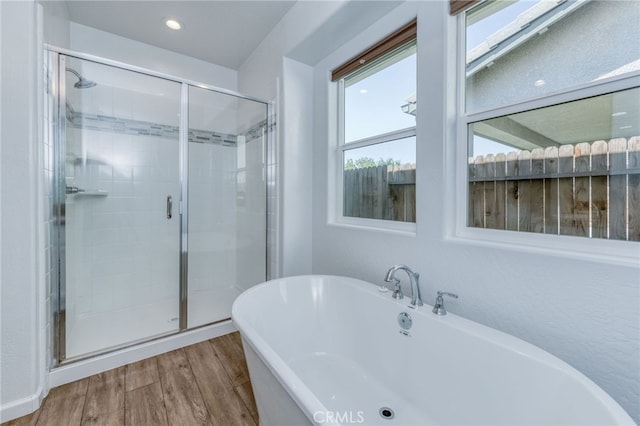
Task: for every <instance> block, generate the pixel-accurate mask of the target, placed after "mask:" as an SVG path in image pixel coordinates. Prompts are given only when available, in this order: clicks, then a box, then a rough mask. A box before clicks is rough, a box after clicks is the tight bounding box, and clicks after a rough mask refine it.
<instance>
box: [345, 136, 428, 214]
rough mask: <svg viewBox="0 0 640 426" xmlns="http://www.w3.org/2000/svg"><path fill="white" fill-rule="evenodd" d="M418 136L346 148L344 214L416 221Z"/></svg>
mask: <svg viewBox="0 0 640 426" xmlns="http://www.w3.org/2000/svg"><path fill="white" fill-rule="evenodd" d="M415 153H416V138H415V136H412V137H409V138H403V139H397V140H394V141H390V142H384V143H379V144H375V145H369V146H366V147H363V148H355V149H348V150H345V151H344V175H343V179H344V186H343V195H344V202H343V206H344V207H343V215H344V216H349V217H363V218H368V219H386V220H397V221H403V222H415V221H416V203H415V199H416V195H415V194H416V154H415Z"/></svg>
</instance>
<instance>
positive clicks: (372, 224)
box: [327, 217, 417, 237]
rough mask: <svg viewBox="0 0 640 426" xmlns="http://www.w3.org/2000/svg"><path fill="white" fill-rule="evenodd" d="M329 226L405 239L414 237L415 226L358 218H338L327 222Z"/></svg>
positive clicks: (408, 223) (405, 223)
mask: <svg viewBox="0 0 640 426" xmlns="http://www.w3.org/2000/svg"><path fill="white" fill-rule="evenodd" d="M327 225H329V226H336V227H341V228H349V229H358V230H363V231H372V232H385V233H391V234H395V235H403V236H407V237H415V236H416V229H417V227H416V224H415V223H413V222H398V221H393V220H380V219H364V218H359V217H340V218H338V219H335V220H332V221H329V222H328V223H327Z"/></svg>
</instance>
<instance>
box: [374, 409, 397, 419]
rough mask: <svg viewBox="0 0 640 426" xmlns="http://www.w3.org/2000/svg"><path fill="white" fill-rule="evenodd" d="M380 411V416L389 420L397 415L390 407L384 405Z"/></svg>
mask: <svg viewBox="0 0 640 426" xmlns="http://www.w3.org/2000/svg"><path fill="white" fill-rule="evenodd" d="M378 413H380V417H382V418H383V419H387V420H389V419H392V418H393V416H395V413H394V412H393V410H392V409H391V408H389V407H382V408H381V409H380V410H378Z"/></svg>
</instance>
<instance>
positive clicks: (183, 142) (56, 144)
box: [45, 45, 276, 368]
mask: <svg viewBox="0 0 640 426" xmlns="http://www.w3.org/2000/svg"><path fill="white" fill-rule="evenodd" d="M45 51H46V52H47V54H48V55H47V58H46V59H47V61H48V63H49V67H48V68H49V70H50V74H51V77H50V78H48V81H47V82H46V85H47V88H48V96H50V97H51V98H52V101H51V102H48V105H49V108H50V109H51V111H50V112H49V113H50V116H51V117H52V119H51V120H50V124H49V126H50V127H49V129H48V131H49V134H50V135H51V136H52V139H53V140H52V141H51V142H52V146H53V193H52V204H53V209H52V210H53V211H52V212H50V213H49V214H50V216H49V219H50V223H51V224H52V225H51V227H50V233H51V234H50V236H51V245H52V250H51V252H50V260H51V271H50V272H51V275H50V280H51V282H50V294H49V297H50V299H51V312H52V316H53V318H52V320H53V323H52V326H53V328H52V332H51V340H52V341H51V344H52V354H51V355H52V360H51V368H56V367H59V366H62V365H65V364H67V363H71V362H75V361H79V360H82V359H87V358H91V357H93V356H95V355H102V354H106V353H109V352H113V351H116V350H120V349H124V348H127V347H131V346H135V345H138V344H140V343H142V342H149V341H153V340H157V339H160V338H165V337H167V336H170V335H175V334H179V333H183V332H185V331H189V330H193V329H195V328H199V327H193V328H188V324H187V310H188V288H187V278H188V263H187V262H188V226H189V224H188V178H189V176H188V175H189V173H188V171H189V157H188V150H189V146H188V144H189V140H188V138H189V135H188V129H189V87H190V86H194V87H198V88H201V89H206V90H211V91H214V92H218V93H222V94H226V95H230V96H234V97H237V98H240V99H245V100H250V101H254V102H259V103H262V104H264V105H265V106H266V111H267V117H266V118H267V123H269V124H268V126H267V129H268V131H267V132H266V136H265V140H264V145H265V147H264V150H265V152H266V153H270V152H271V153H272V151H271V147H272V142H273V141H272V139H273V134H274V131H273V130H272V129H273V127H275V123H274V122H273V120H274V111H275V108H274V105H273V103H272V102H270V101H265V100H263V99H259V98H256V97H252V96H247V95H243V94H241V93H238V92H235V91H231V90H227V89H223V88H219V87H215V86H212V85H208V84H203V83H200V82H197V81H194V80H189V79H184V78H179V77H176V76H172V75H168V74H164V73H159V72H156V71H153V70H149V69H145V68H142V67H138V66H135V65H130V64H125V63H122V62H118V61H113V60H109V59H105V58H101V57H97V56H93V55H89V54H84V53H79V52H74V51H71V50H68V49H64V48H59V47H55V46H50V45H45ZM67 57H73V58H77V59H81V60H87V61H91V62H95V63H98V64H102V65H107V66H112V67H115V68H119V69H122V70H126V71H131V72H136V73H139V74H144V75H148V76H152V77H158V78H162V79H165V80H169V81H173V82H176V83H179V84H181V95H180V96H181V105H180V124H179V125H180V130H179V140H178V143H179V159H178V165H179V166H178V167H179V179H180V192H181V193H180V200H179V203H178V205H179V214H180V236H179V256H180V259H179V264H180V266H179V268H180V271H179V277H180V280H179V281H180V282H179V289H180V290H179V300H178V303H179V314H180V318H179V327H178V330H177V331H175V332H169V333H167V334H164V335H161V336H153V337H149V338H148V339H144V340H142V341H136V342H129V343H126V344H123V345H120V346H116V347H109V348H105V349H104V350H102V351H99V352H98V353H90V354H86V355H82V356H78V357H75V358H71V359H67V358H66V350H65V346H66V341H65V339H66V335H65V314H66V267H65V262H66V258H65V248H66V241H65V232H66V228H65V226H66V223H65V219H66V218H65V208H66V206H65V203H66V201H65V198H66V182H65V173H66V171H65V160H66V147H65V146H66V138H67V134H66V115H65V114H66V102H67V94H66V72H65V69H66V58H67ZM272 126H273V127H272ZM264 158H265V159H266V158H270V157H269V155H265V156H264ZM264 167H265V169H266V170H268V165H267V164H266V162H265V164H264ZM269 174H270V173H269V172H267V180H266V181H265V185H266V188H265V190H266V205H265V209H266V210H265V211H266V212H267V214H265V218H264V220H265V232H266V233H267V235H266V241H267V244H265V256H264V261H265V266H266V268H265V271H266V277H268V276H270V274H271V272H270V265H269V261H268V259H269V257H270V254H269V248H268V247H269V240H270V234H269V233H270V232H272V231H273V230H270V227H269V226H268V216H269V215H268V212H269V210H268V209H269V208H273V206H272V205H270V203H271V202H270V201H269V198H270V191H271V190H272V189H270V185H268V184H267V183H268V182H271V181H272V179H273V180H274V181H275V178H276V177H275V176H268V175H269ZM273 190H275V189H273ZM266 277H265V278H266ZM224 321H227V320H222V321H216V322H212V323H209V324H206V325H204V326H209V325H211V324H215V323H217V322H224ZM200 327H203V326H200Z"/></svg>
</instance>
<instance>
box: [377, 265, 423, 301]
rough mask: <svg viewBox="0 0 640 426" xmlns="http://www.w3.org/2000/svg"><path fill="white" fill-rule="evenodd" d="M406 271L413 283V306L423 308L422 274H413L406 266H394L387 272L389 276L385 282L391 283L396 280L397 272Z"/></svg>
mask: <svg viewBox="0 0 640 426" xmlns="http://www.w3.org/2000/svg"><path fill="white" fill-rule="evenodd" d="M400 270H402V271H405V272H406V273H407V275H408V276H409V282H410V283H411V304H412V305H413V306H422V305H423V303H422V297H420V281H419V280H420V274H418V273H416V272H413V271H412V270H411V268H409V267H408V266H406V265H394V266H392V267H391V268H389V270H388V271H387V275H386V276H385V278H384V280H385V281H386V282H391V280H393V279H394V277H395V274H396V272H398V271H400Z"/></svg>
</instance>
